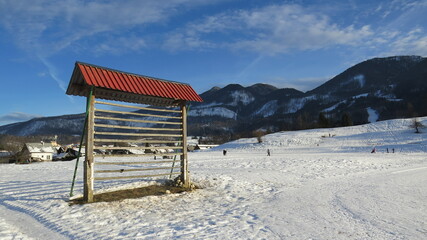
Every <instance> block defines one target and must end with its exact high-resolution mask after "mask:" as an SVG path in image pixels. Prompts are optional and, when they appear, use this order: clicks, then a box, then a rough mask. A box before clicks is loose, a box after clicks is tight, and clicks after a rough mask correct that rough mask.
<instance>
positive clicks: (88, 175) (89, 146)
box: [83, 95, 95, 203]
mask: <svg viewBox="0 0 427 240" xmlns="http://www.w3.org/2000/svg"><path fill="white" fill-rule="evenodd" d="M88 98H89V99H88V100H89V109H88V118H87V124H86V148H85V162H84V190H83V199H84V201H86V202H88V203H90V202H93V179H94V176H93V175H94V161H93V138H94V130H95V129H94V125H95V120H94V116H95V111H94V109H95V95H92V96H88Z"/></svg>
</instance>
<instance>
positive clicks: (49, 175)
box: [0, 118, 427, 240]
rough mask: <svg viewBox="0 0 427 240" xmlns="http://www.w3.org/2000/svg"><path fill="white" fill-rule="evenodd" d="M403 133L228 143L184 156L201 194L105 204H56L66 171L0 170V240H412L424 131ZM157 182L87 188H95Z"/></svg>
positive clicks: (43, 166) (426, 171)
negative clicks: (269, 153)
mask: <svg viewBox="0 0 427 240" xmlns="http://www.w3.org/2000/svg"><path fill="white" fill-rule="evenodd" d="M419 120H420V121H421V122H422V123H423V124H424V125H427V118H420V119H419ZM410 123H411V119H399V120H391V121H383V122H377V123H372V124H367V125H361V126H354V127H346V128H328V129H313V130H305V131H294V132H280V133H274V134H270V135H266V136H265V137H264V141H263V143H261V144H260V143H257V140H256V139H255V138H253V139H240V140H238V141H233V142H230V143H227V144H224V145H222V146H219V147H217V148H215V149H212V150H209V151H201V152H194V153H189V164H190V171H191V172H190V175H191V178H192V180H193V182H194V183H196V184H197V185H199V186H201V187H202V189H198V190H196V191H194V192H190V193H183V194H169V195H162V196H150V197H144V198H139V199H127V200H121V201H117V202H109V203H107V202H100V203H93V204H87V205H71V206H70V205H69V204H68V202H67V199H68V194H69V188H70V184H71V178H72V173H73V169H74V164H75V162H74V161H71V162H44V163H37V164H28V165H14V164H3V165H0V239H21V238H22V239H27V238H28V239H42V238H43V239H76V240H78V239H273V240H274V239H278V240H279V239H291V240H293V239H346V240H351V239H380V240H381V239H384V240H385V239H416V240H417V239H419V240H422V239H425V236H426V233H427V226H426V224H425V223H426V221H427V212H426V211H422V210H423V209H426V208H427V202H426V201H425V196H426V195H427V188H426V184H425V182H426V181H427V159H426V157H425V156H426V153H427V149H426V147H425V146H426V144H427V142H426V140H427V133H426V132H422V133H420V134H415V133H414V131H413V130H412V129H410V128H409V127H408V125H409V124H410ZM329 134H331V135H330V136H329ZM374 147H376V149H377V152H376V153H375V154H374V153H370V152H371V150H372V148H374ZM386 148H389V153H387V152H386ZM392 148H394V149H395V152H394V153H392V151H391V149H392ZM223 149H227V151H228V153H227V155H226V156H224V155H223V154H222V150H223ZM267 149H270V151H271V156H267V153H266V151H267ZM131 159H132V158H128V159H125V160H124V161H128V160H131ZM128 167H134V166H128ZM82 169H83V167H82V164H80V166H79V171H78V173H77V176H78V181H77V184H76V188H75V189H76V193H77V194H80V193H81V192H82V191H83V186H82V177H83V173H82V171H81V170H82ZM23 173H25V174H23ZM159 182H161V180H154V179H151V180H137V179H133V180H129V181H119V180H118V181H107V182H97V181H96V182H95V189H96V192H103V191H111V190H117V189H123V188H133V187H140V186H146V185H150V184H158V183H159Z"/></svg>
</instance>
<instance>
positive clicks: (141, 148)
mask: <svg viewBox="0 0 427 240" xmlns="http://www.w3.org/2000/svg"><path fill="white" fill-rule="evenodd" d="M93 149H99V150H122V149H126V150H127V149H136V150H146V149H165V150H167V149H182V147H169V146H160V147H159V146H157V147H101V146H94V147H93Z"/></svg>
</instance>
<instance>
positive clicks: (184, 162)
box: [181, 102, 190, 188]
mask: <svg viewBox="0 0 427 240" xmlns="http://www.w3.org/2000/svg"><path fill="white" fill-rule="evenodd" d="M181 112H182V155H181V182H182V183H183V184H184V187H186V188H189V187H190V177H189V174H188V158H187V107H186V106H185V102H184V103H183V104H182V105H181Z"/></svg>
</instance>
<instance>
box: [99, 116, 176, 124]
mask: <svg viewBox="0 0 427 240" xmlns="http://www.w3.org/2000/svg"><path fill="white" fill-rule="evenodd" d="M96 119H105V120H114V121H123V122H138V123H156V124H170V125H182V122H166V121H151V120H137V119H127V118H114V117H102V116H95V120H96Z"/></svg>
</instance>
